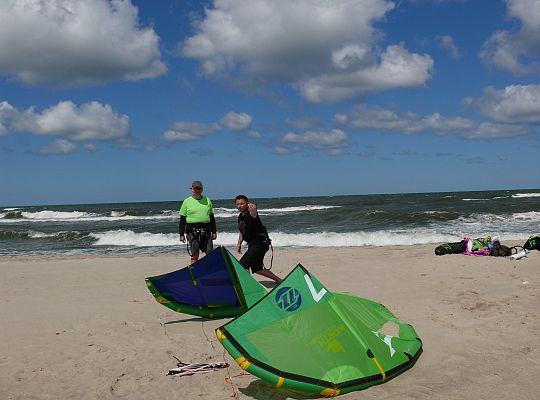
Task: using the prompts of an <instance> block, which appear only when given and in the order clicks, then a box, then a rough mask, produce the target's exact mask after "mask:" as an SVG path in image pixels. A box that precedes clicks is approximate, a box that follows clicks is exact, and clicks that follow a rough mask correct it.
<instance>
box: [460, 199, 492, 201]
mask: <svg viewBox="0 0 540 400" xmlns="http://www.w3.org/2000/svg"><path fill="white" fill-rule="evenodd" d="M461 200H463V201H489V200H492V199H461Z"/></svg>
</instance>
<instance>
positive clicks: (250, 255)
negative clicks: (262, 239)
mask: <svg viewBox="0 0 540 400" xmlns="http://www.w3.org/2000/svg"><path fill="white" fill-rule="evenodd" d="M269 248H270V246H269V245H268V244H266V243H253V244H251V245H248V249H247V251H246V252H245V253H244V255H243V256H242V258H241V259H240V264H242V266H243V267H244V268H245V269H251V272H252V273H255V272H258V271H261V270H262V269H263V268H264V255H265V254H266V252H267V251H268V249H269Z"/></svg>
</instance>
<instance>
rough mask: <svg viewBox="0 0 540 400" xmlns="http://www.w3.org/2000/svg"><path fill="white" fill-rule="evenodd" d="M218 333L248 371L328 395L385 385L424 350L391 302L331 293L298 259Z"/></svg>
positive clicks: (279, 384) (275, 383)
mask: <svg viewBox="0 0 540 400" xmlns="http://www.w3.org/2000/svg"><path fill="white" fill-rule="evenodd" d="M216 336H217V338H218V339H219V341H220V342H221V344H222V345H223V346H224V347H225V349H226V350H227V351H228V352H229V354H230V355H231V356H232V357H233V359H234V360H235V361H236V362H237V363H238V365H240V367H241V368H242V369H244V370H245V371H247V372H249V373H251V374H253V375H256V376H258V377H259V378H261V379H263V380H265V381H267V382H269V383H270V384H272V385H273V386H275V387H278V388H279V387H282V388H287V389H292V390H296V391H300V392H303V393H308V394H317V395H322V396H325V397H330V396H337V395H340V394H344V393H348V392H351V391H355V390H361V389H365V388H367V387H369V386H373V385H377V384H381V383H384V382H386V381H387V380H389V379H391V378H393V377H395V376H397V375H399V374H400V373H402V372H404V371H405V370H407V369H408V368H410V367H412V366H413V365H414V364H415V362H416V361H417V359H418V357H419V356H420V354H421V353H422V342H421V340H420V339H419V338H418V335H417V334H416V331H415V330H414V328H413V327H412V326H411V325H409V324H405V323H402V322H400V321H399V320H398V319H397V318H396V317H395V316H394V314H392V313H391V312H390V311H389V310H388V309H387V308H386V307H385V306H383V305H382V304H379V303H377V302H374V301H371V300H368V299H364V298H360V297H356V296H351V295H347V294H341V293H333V292H330V291H329V290H328V289H326V288H325V287H324V286H323V285H322V284H321V283H320V282H319V281H318V280H317V279H316V278H315V277H314V276H313V275H311V274H310V273H309V272H308V271H307V270H306V269H305V268H304V267H303V266H301V265H300V264H299V265H298V266H297V267H296V268H295V269H294V270H293V271H292V272H291V273H290V274H289V275H288V276H287V278H285V280H284V281H283V282H282V283H281V284H280V285H279V286H277V287H276V288H274V289H273V290H272V291H271V292H269V293H268V294H266V296H264V297H263V298H262V299H261V300H260V301H259V302H257V303H256V304H255V305H253V306H252V307H251V308H250V309H249V310H248V311H247V312H245V313H244V314H242V315H240V316H238V317H237V318H235V319H234V320H232V321H230V322H229V323H227V324H225V325H223V326H221V327H220V328H218V329H216Z"/></svg>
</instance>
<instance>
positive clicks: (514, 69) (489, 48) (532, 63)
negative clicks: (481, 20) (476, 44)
mask: <svg viewBox="0 0 540 400" xmlns="http://www.w3.org/2000/svg"><path fill="white" fill-rule="evenodd" d="M506 4H507V8H508V15H509V16H510V17H514V18H517V19H518V20H519V21H520V23H521V27H520V30H519V31H517V32H511V31H504V30H503V31H497V32H495V33H494V34H493V35H492V36H491V37H490V38H489V39H488V40H487V41H486V42H485V43H484V46H483V47H482V50H481V51H480V58H482V59H483V60H484V61H485V62H486V63H487V64H489V65H495V66H496V67H498V68H500V69H504V70H507V71H510V72H511V73H513V74H515V75H525V74H540V63H539V61H538V58H539V57H540V1H539V0H506Z"/></svg>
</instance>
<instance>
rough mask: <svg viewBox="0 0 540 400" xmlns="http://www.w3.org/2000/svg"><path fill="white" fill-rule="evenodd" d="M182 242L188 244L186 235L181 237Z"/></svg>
mask: <svg viewBox="0 0 540 400" xmlns="http://www.w3.org/2000/svg"><path fill="white" fill-rule="evenodd" d="M180 241H181V242H182V243H186V237H185V236H184V235H180Z"/></svg>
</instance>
